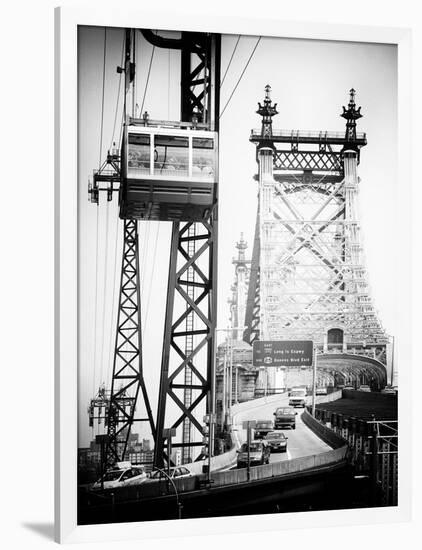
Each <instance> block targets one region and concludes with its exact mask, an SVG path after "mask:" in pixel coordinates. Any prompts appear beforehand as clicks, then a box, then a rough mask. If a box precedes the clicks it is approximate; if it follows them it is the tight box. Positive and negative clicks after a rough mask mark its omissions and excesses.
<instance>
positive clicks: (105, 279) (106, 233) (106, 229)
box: [100, 201, 110, 384]
mask: <svg viewBox="0 0 422 550" xmlns="http://www.w3.org/2000/svg"><path fill="white" fill-rule="evenodd" d="M109 220H110V202H109V201H107V207H106V227H105V244H104V286H103V316H102V323H101V325H102V326H101V362H100V384H101V383H102V382H104V381H103V371H104V338H105V318H106V300H107V273H108V269H107V267H108V266H107V263H108V236H109V230H110V223H109Z"/></svg>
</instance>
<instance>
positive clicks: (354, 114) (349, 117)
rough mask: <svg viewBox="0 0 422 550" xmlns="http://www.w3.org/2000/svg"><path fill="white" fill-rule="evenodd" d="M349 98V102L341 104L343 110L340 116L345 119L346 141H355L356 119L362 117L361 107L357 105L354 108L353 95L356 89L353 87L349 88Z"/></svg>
mask: <svg viewBox="0 0 422 550" xmlns="http://www.w3.org/2000/svg"><path fill="white" fill-rule="evenodd" d="M349 93H350V98H349V104H348V106H347V109H346V107H344V105H343V112H342V114H341V115H340V116H341V117H343V118H345V119H346V121H347V122H346V139H347V141H348V142H354V141H356V121H357V120H358V119H359V118H361V117H362V115H361V112H360V110H361V107H358V108H357V109H356V102H355V96H356V90H355V89H354V88H351V90H350V92H349Z"/></svg>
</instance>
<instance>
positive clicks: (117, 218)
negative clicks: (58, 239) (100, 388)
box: [106, 216, 119, 388]
mask: <svg viewBox="0 0 422 550" xmlns="http://www.w3.org/2000/svg"><path fill="white" fill-rule="evenodd" d="M118 240H119V216H116V230H115V237H114V259H113V267H114V269H113V287H112V298H111V316H110V338H109V352H108V362H109V369H108V374H107V385H106V387H107V388H108V387H109V384H110V377H111V374H112V371H113V363H114V356H113V349H114V342H113V327H114V317H115V309H116V306H115V296H116V279H117V247H118Z"/></svg>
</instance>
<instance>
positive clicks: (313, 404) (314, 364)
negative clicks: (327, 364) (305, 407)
mask: <svg viewBox="0 0 422 550" xmlns="http://www.w3.org/2000/svg"><path fill="white" fill-rule="evenodd" d="M313 352H314V353H313V355H314V356H313V367H314V368H313V373H312V416H313V417H314V418H315V393H316V370H317V348H316V346H314V349H313Z"/></svg>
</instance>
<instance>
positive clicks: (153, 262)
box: [143, 222, 161, 332]
mask: <svg viewBox="0 0 422 550" xmlns="http://www.w3.org/2000/svg"><path fill="white" fill-rule="evenodd" d="M160 226H161V224H160V222H158V227H157V233H156V235H155V243H154V252H153V256H152V264H151V265H152V268H151V276H150V280H149V285H148V299H147V307H146V310H145V316H144V324H143V326H144V327H145V332H146V329H147V326H148V325H147V320H148V311H149V303H150V300H151V294H152V292H151V287H152V281H153V279H154V272H155V258H156V254H157V243H158V235H159V233H160Z"/></svg>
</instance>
